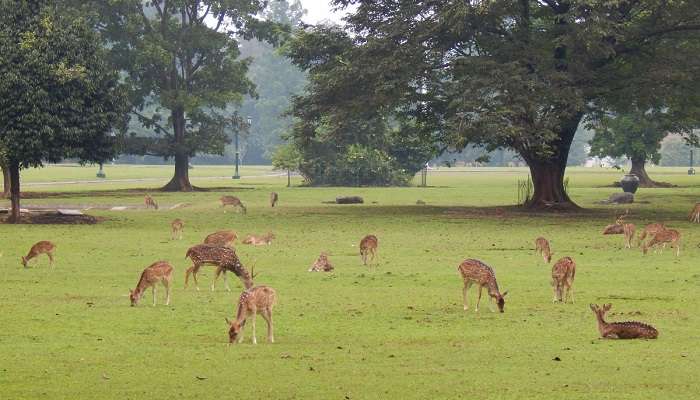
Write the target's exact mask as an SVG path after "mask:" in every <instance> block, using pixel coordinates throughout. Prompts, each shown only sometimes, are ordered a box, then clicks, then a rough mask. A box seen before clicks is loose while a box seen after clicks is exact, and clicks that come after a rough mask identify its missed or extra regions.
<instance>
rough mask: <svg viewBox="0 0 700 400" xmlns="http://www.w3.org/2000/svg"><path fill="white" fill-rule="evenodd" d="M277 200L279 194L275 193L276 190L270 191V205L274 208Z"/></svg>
mask: <svg viewBox="0 0 700 400" xmlns="http://www.w3.org/2000/svg"><path fill="white" fill-rule="evenodd" d="M279 200H280V196H279V195H278V194H277V192H272V193H270V207H272V208H274V207H275V206H276V205H277V202H278V201H279Z"/></svg>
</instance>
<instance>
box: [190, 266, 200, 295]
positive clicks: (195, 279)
mask: <svg viewBox="0 0 700 400" xmlns="http://www.w3.org/2000/svg"><path fill="white" fill-rule="evenodd" d="M199 268H201V266H200V265H199V264H195V265H194V266H192V279H194V287H195V289H197V291H199V282H198V281H197V272H199Z"/></svg>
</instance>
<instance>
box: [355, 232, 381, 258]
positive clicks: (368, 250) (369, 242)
mask: <svg viewBox="0 0 700 400" xmlns="http://www.w3.org/2000/svg"><path fill="white" fill-rule="evenodd" d="M377 247H379V239H377V237H376V236H374V235H367V236H365V237H363V238H362V240H361V241H360V257H361V258H362V264H364V265H367V257H368V256H372V258H371V259H370V263H371V262H372V261H374V257H375V256H376V254H377Z"/></svg>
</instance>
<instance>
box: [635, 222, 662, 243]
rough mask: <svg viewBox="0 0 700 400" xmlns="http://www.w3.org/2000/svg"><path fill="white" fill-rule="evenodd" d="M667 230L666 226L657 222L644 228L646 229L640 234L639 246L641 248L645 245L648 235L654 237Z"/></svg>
mask: <svg viewBox="0 0 700 400" xmlns="http://www.w3.org/2000/svg"><path fill="white" fill-rule="evenodd" d="M665 229H666V225H664V224H662V223H659V222H656V223H653V224H649V225H647V226H645V227H644V229H642V230H641V232H639V237H638V238H637V241H638V245H639V246H641V245H642V244H643V243H644V239H646V237H647V235H649V236H650V237H653V236H654V235H656V233H657V232H660V231H663V230H665Z"/></svg>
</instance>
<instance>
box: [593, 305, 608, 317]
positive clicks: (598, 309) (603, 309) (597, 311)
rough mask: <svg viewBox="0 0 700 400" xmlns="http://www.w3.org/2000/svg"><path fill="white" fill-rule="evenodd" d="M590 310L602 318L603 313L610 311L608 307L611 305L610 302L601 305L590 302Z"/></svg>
mask: <svg viewBox="0 0 700 400" xmlns="http://www.w3.org/2000/svg"><path fill="white" fill-rule="evenodd" d="M590 307H591V310H593V312H594V313H595V314H596V315H597V316H599V317H600V319H603V317H604V316H605V313H607V312H608V311H610V308H611V307H612V304H610V303H608V304H603V307H599V306H598V305H597V304H590Z"/></svg>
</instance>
